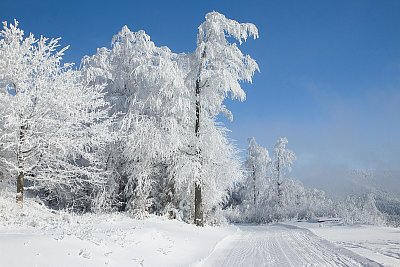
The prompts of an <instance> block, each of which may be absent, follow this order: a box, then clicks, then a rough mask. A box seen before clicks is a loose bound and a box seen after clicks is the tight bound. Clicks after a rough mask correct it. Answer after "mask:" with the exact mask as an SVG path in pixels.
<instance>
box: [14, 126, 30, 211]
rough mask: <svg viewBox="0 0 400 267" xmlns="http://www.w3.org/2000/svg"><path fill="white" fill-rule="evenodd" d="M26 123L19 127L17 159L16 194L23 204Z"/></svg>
mask: <svg viewBox="0 0 400 267" xmlns="http://www.w3.org/2000/svg"><path fill="white" fill-rule="evenodd" d="M26 128H27V127H26V126H25V125H21V126H20V127H19V140H18V154H17V160H18V169H19V171H18V177H17V195H16V201H17V203H18V204H20V205H21V207H22V206H23V201H24V178H25V173H24V171H23V162H24V156H23V150H22V145H23V143H24V140H25V130H26Z"/></svg>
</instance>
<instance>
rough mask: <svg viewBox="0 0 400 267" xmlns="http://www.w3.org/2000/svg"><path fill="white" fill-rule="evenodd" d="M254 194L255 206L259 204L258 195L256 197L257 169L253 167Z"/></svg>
mask: <svg viewBox="0 0 400 267" xmlns="http://www.w3.org/2000/svg"><path fill="white" fill-rule="evenodd" d="M253 193H254V196H253V197H254V206H255V205H256V202H257V199H256V198H257V195H256V171H255V167H254V165H253Z"/></svg>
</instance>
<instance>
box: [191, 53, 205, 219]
mask: <svg viewBox="0 0 400 267" xmlns="http://www.w3.org/2000/svg"><path fill="white" fill-rule="evenodd" d="M205 58H206V48H204V50H203V53H202V54H201V60H200V65H199V72H198V75H197V79H196V90H195V93H196V125H195V128H194V132H195V135H196V137H197V138H199V136H200V112H201V104H200V81H201V71H202V69H203V60H204V59H205ZM200 153H201V151H200V148H199V147H198V146H196V156H197V159H198V160H199V161H200V157H201V155H200ZM202 202H203V199H202V197H201V184H200V182H195V184H194V223H195V224H196V225H197V226H204V221H203V210H202Z"/></svg>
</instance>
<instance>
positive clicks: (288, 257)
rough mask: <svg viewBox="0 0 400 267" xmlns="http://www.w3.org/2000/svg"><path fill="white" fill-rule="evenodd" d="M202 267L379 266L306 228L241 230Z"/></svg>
mask: <svg viewBox="0 0 400 267" xmlns="http://www.w3.org/2000/svg"><path fill="white" fill-rule="evenodd" d="M239 229H240V231H238V232H237V233H235V234H233V235H231V236H228V237H226V238H225V239H224V240H223V241H221V242H219V243H218V245H217V246H216V248H215V250H214V251H213V252H212V253H211V255H210V256H209V257H208V258H207V259H205V260H204V261H203V262H202V264H199V266H227V267H230V266H243V267H245V266H271V267H275V266H282V267H283V266H324V267H327V266H379V264H376V263H375V262H373V261H371V260H369V259H366V258H364V257H361V256H359V255H357V254H354V253H352V252H350V251H348V250H346V249H342V248H340V247H337V246H335V245H334V244H332V243H330V242H328V241H326V240H324V239H322V238H319V237H318V236H316V235H314V234H313V233H311V232H310V231H309V230H307V229H304V228H298V227H294V226H290V225H284V224H276V225H267V226H240V227H239Z"/></svg>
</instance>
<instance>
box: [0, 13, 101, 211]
mask: <svg viewBox="0 0 400 267" xmlns="http://www.w3.org/2000/svg"><path fill="white" fill-rule="evenodd" d="M58 40H59V39H50V40H49V39H48V38H46V37H40V38H39V39H36V38H35V37H34V36H33V34H30V35H29V36H27V37H26V36H24V32H23V30H21V29H19V28H18V22H17V21H15V23H14V24H7V23H6V22H4V23H3V30H1V31H0V58H1V59H2V60H0V125H1V133H0V153H1V156H0V161H1V162H0V165H1V168H2V169H3V171H5V172H6V173H7V175H8V176H15V177H16V184H17V202H19V203H21V204H22V202H23V193H24V185H25V184H26V180H28V182H30V185H33V186H35V187H36V188H45V189H46V190H48V191H49V192H50V193H54V192H55V191H57V190H58V189H62V190H63V191H69V192H72V193H73V192H78V191H80V190H89V188H90V187H94V186H96V185H100V184H102V182H103V181H102V179H103V177H104V173H102V169H101V167H100V166H99V165H98V163H99V160H98V154H97V152H99V150H101V149H102V148H103V145H104V140H105V139H107V138H108V137H107V128H106V127H107V123H108V119H107V117H108V114H107V108H106V103H105V102H104V99H103V95H102V93H101V89H102V88H100V87H98V86H88V85H86V84H84V83H83V82H82V79H81V76H80V74H79V72H77V71H74V70H72V69H71V66H70V65H68V64H64V65H63V64H62V63H61V59H62V56H63V53H64V52H65V50H66V48H64V49H60V50H58V47H59V44H58Z"/></svg>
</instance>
